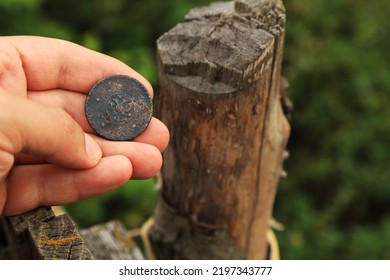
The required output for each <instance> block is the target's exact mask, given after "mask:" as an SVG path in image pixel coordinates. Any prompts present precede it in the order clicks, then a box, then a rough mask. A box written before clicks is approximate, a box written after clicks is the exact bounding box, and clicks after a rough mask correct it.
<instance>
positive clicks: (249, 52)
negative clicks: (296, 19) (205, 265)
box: [150, 0, 290, 259]
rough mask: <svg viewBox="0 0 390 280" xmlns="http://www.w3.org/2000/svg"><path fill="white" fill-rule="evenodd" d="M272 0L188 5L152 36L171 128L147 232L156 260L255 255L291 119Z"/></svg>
mask: <svg viewBox="0 0 390 280" xmlns="http://www.w3.org/2000/svg"><path fill="white" fill-rule="evenodd" d="M284 27H285V10H284V7H283V3H282V1H281V0H257V1H243V0H241V1H235V2H219V3H215V4H212V5H210V6H208V7H203V8H197V9H194V10H192V11H190V13H189V14H188V15H187V16H186V21H185V22H183V23H180V24H178V25H177V26H175V27H174V28H173V29H171V30H170V31H169V32H168V33H166V34H164V35H163V36H161V37H160V38H159V40H158V41H157V49H158V50H157V57H158V66H159V84H160V93H159V107H158V114H159V117H160V119H161V120H162V121H163V122H164V123H165V124H166V125H167V127H168V128H169V130H170V132H171V139H170V144H169V147H168V148H167V150H166V151H165V153H164V155H163V157H164V165H163V168H162V176H163V187H162V189H161V192H160V194H161V195H160V201H159V205H158V206H157V209H156V212H155V224H154V226H153V228H152V230H151V232H150V239H151V241H152V244H153V248H154V251H155V255H156V256H157V258H159V259H264V258H266V257H267V241H266V232H267V229H268V223H269V221H270V219H271V217H272V208H273V203H274V198H275V194H276V187H277V184H278V181H279V177H280V174H281V171H282V163H283V159H284V157H283V153H284V149H285V146H286V143H287V140H288V137H289V132H290V127H289V124H288V122H287V120H286V118H285V116H284V114H283V110H282V106H281V94H280V90H279V87H280V80H281V79H280V75H281V62H282V55H283V43H284Z"/></svg>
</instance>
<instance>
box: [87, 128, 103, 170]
mask: <svg viewBox="0 0 390 280" xmlns="http://www.w3.org/2000/svg"><path fill="white" fill-rule="evenodd" d="M84 136H85V150H86V151H87V154H88V157H89V158H90V159H91V161H92V163H93V164H94V165H95V164H97V163H98V162H99V161H100V159H101V158H102V150H101V149H100V147H99V145H98V143H96V141H95V140H93V139H92V137H91V136H89V135H88V134H87V133H84Z"/></svg>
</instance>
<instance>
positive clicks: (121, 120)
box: [85, 75, 153, 141]
mask: <svg viewBox="0 0 390 280" xmlns="http://www.w3.org/2000/svg"><path fill="white" fill-rule="evenodd" d="M152 112H153V103H152V99H151V97H150V95H149V93H148V91H147V89H146V88H145V86H144V85H143V84H142V83H141V82H139V81H138V80H136V79H134V78H131V77H129V76H125V75H114V76H110V77H107V78H105V79H102V80H100V81H99V82H97V83H96V84H95V85H94V86H93V87H92V89H91V90H90V92H89V93H88V96H87V99H86V101H85V113H86V115H87V119H88V122H89V124H90V125H91V126H92V128H93V129H94V130H95V132H96V133H97V134H99V135H100V136H102V137H104V138H107V139H109V140H117V141H125V140H131V139H133V138H134V137H137V136H138V135H139V134H141V133H142V132H143V131H144V130H145V128H146V127H147V126H148V124H149V122H150V120H151V118H152Z"/></svg>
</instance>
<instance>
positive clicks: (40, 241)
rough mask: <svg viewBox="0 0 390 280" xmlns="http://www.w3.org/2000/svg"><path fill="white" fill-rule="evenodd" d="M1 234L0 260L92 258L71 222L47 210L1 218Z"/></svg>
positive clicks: (66, 217) (44, 208)
mask: <svg viewBox="0 0 390 280" xmlns="http://www.w3.org/2000/svg"><path fill="white" fill-rule="evenodd" d="M1 231H3V234H4V235H3V237H4V242H3V246H0V259H23V260H29V259H38V260H51V259H62V260H85V259H93V256H92V254H91V252H90V251H89V249H88V248H87V247H86V246H85V243H84V240H83V239H82V237H81V236H80V234H79V233H78V231H77V228H76V225H75V224H74V223H73V221H72V219H71V218H70V217H69V216H68V215H61V216H55V215H54V213H53V211H52V210H51V208H50V207H39V208H37V209H34V210H31V211H29V212H26V213H23V214H20V215H16V216H11V217H1Z"/></svg>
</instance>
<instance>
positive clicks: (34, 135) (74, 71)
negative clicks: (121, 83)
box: [0, 36, 169, 215]
mask: <svg viewBox="0 0 390 280" xmlns="http://www.w3.org/2000/svg"><path fill="white" fill-rule="evenodd" d="M113 74H123V75H128V76H132V77H134V78H136V79H138V80H139V81H141V82H142V83H143V84H144V85H145V86H146V88H147V89H148V91H149V93H150V94H151V95H153V90H152V87H151V86H150V84H149V83H148V82H147V81H146V80H145V79H144V78H143V77H142V76H141V75H139V74H138V73H136V72H135V71H134V70H132V69H131V68H129V67H128V66H126V65H125V64H123V63H122V62H120V61H118V60H116V59H114V58H111V57H109V56H106V55H103V54H100V53H97V52H94V51H91V50H88V49H86V48H84V47H81V46H78V45H76V44H73V43H70V42H66V41H62V40H57V39H50V38H42V37H32V36H16V37H0V214H1V215H14V214H18V213H22V212H25V211H28V210H30V209H33V208H35V207H37V206H39V205H62V204H67V203H71V202H74V201H77V200H80V199H84V198H89V197H93V196H96V195H99V194H102V193H105V192H107V191H110V190H112V189H114V188H115V187H117V186H119V185H121V184H123V183H125V182H126V181H127V180H129V179H130V178H134V179H144V178H149V177H151V176H153V175H155V174H156V173H157V172H158V171H159V169H160V168H161V164H162V157H161V152H162V151H163V150H164V149H165V148H166V146H167V144H168V139H169V133H168V130H167V128H166V127H165V126H164V124H163V123H162V122H160V121H159V120H157V119H155V118H153V119H152V121H151V122H150V124H149V126H148V127H147V128H146V130H145V131H144V132H143V133H142V134H141V135H139V136H138V137H136V138H135V139H133V140H132V141H131V142H130V141H128V142H113V141H108V140H105V139H103V138H101V137H98V136H97V135H95V134H94V132H93V130H92V128H91V127H90V125H89V123H88V121H87V119H86V117H85V113H84V103H85V99H86V94H87V93H88V91H89V90H90V89H91V87H92V86H93V85H94V84H95V83H96V82H97V81H98V80H100V79H102V78H104V77H106V76H109V75H113Z"/></svg>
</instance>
